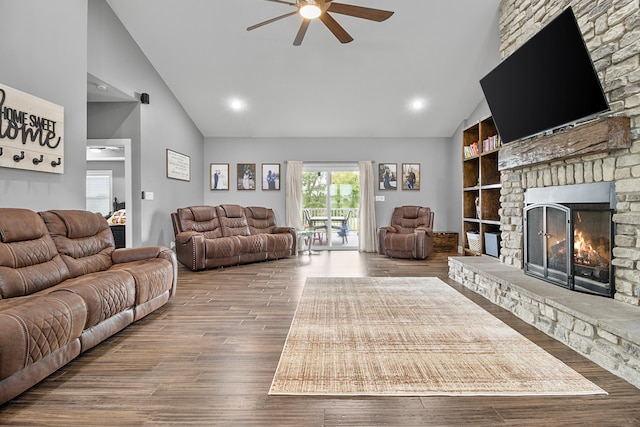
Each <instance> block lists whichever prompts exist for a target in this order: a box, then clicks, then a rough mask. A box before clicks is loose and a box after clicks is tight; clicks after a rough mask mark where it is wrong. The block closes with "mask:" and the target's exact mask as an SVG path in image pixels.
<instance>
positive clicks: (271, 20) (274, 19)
mask: <svg viewBox="0 0 640 427" xmlns="http://www.w3.org/2000/svg"><path fill="white" fill-rule="evenodd" d="M296 13H298V11H297V10H296V11H295V12H289V13H285V14H284V15H280V16H276V17H275V18H271V19H269V20H267V21H264V22H260V23H259V24H256V25H252V26H250V27H247V31H251V30H255V29H256V28H260V27H262V26H263V25H267V24H271V23H272V22H276V21H279V20H280V19H282V18H286V17H288V16H293V15H295V14H296Z"/></svg>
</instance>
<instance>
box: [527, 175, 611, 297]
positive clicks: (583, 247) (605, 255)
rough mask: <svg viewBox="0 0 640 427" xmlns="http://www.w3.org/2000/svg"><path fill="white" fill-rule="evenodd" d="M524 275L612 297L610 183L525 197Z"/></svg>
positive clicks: (536, 191) (541, 191) (546, 190)
mask: <svg viewBox="0 0 640 427" xmlns="http://www.w3.org/2000/svg"><path fill="white" fill-rule="evenodd" d="M525 194H526V196H525V204H526V207H525V210H524V213H525V215H524V218H525V262H524V265H525V273H526V274H528V275H531V276H534V277H538V278H540V279H543V280H546V281H548V282H550V283H553V284H556V285H559V286H563V287H566V288H569V289H573V290H577V291H582V292H588V293H593V294H598V295H604V296H608V297H612V296H613V293H614V289H615V288H614V284H613V281H614V274H613V267H612V265H611V253H612V241H613V221H612V216H613V203H614V201H613V200H612V197H613V192H612V188H611V186H610V185H609V183H602V184H583V185H572V186H565V187H548V188H544V189H531V190H528V191H527V193H525Z"/></svg>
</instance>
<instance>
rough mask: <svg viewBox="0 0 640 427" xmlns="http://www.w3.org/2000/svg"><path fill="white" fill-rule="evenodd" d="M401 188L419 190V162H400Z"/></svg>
mask: <svg viewBox="0 0 640 427" xmlns="http://www.w3.org/2000/svg"><path fill="white" fill-rule="evenodd" d="M402 189H403V190H420V163H403V164H402Z"/></svg>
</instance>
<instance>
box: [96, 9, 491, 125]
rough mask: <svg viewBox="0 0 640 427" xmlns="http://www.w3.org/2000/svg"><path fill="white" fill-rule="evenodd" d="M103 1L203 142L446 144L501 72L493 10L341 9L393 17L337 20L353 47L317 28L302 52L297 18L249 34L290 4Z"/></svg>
mask: <svg viewBox="0 0 640 427" xmlns="http://www.w3.org/2000/svg"><path fill="white" fill-rule="evenodd" d="M107 2H108V3H109V5H110V6H111V7H112V9H113V10H114V12H115V13H116V15H117V16H118V17H119V18H120V20H121V21H122V22H123V24H124V26H125V27H126V28H127V30H128V31H129V33H130V34H131V36H132V37H133V38H134V39H135V41H136V42H137V43H138V45H139V46H140V48H141V49H142V51H143V52H144V54H145V55H146V56H147V58H148V59H149V61H150V62H151V63H152V64H153V66H154V67H155V69H156V70H157V71H158V73H159V74H160V76H161V77H162V78H163V79H164V81H165V82H166V84H167V85H168V86H169V88H170V89H171V91H172V92H173V93H174V95H175V96H176V97H177V99H178V101H179V102H180V103H181V104H182V105H183V107H184V108H185V110H186V111H187V113H188V114H189V115H190V116H191V118H192V119H193V121H194V122H195V124H196V125H197V126H198V128H199V129H200V131H201V132H202V133H203V135H204V136H205V137H273V136H277V137H449V136H451V135H452V134H453V132H454V131H455V129H456V128H457V127H458V126H459V125H460V122H461V121H462V120H464V119H465V118H467V117H468V116H469V114H470V113H471V112H472V111H473V109H474V108H475V107H476V106H477V104H478V103H479V102H480V101H481V100H482V91H481V88H480V85H479V83H478V81H479V80H480V78H482V77H483V76H484V75H485V74H486V73H488V72H489V71H490V70H491V69H492V68H493V67H494V66H496V65H497V64H498V62H499V33H498V7H499V3H500V0H341V1H340V2H343V3H348V4H355V5H359V6H366V7H372V8H377V9H386V10H392V11H394V12H395V13H394V15H393V16H392V17H391V18H389V19H388V20H387V21H384V22H381V23H379V22H373V21H368V20H363V19H357V18H353V17H350V16H346V15H338V14H333V17H334V18H335V19H336V20H337V21H338V22H339V23H340V24H341V25H342V26H343V27H344V28H345V29H346V30H347V32H349V33H350V34H351V36H352V37H353V38H354V39H355V40H354V41H353V42H351V43H348V44H341V43H340V42H338V40H337V39H336V38H335V37H334V36H333V35H332V34H331V33H330V32H329V30H328V29H327V28H326V27H324V25H323V24H322V23H321V22H320V21H314V22H312V23H311V25H310V26H309V29H308V31H307V34H306V36H305V38H304V41H303V43H302V46H299V47H295V46H293V44H292V43H293V39H294V37H295V35H296V32H297V31H298V27H299V25H300V22H301V18H299V17H298V16H297V15H296V16H291V17H288V18H285V19H282V20H280V21H277V22H275V23H272V24H269V25H266V26H264V27H261V28H258V29H256V30H253V31H246V28H247V27H248V26H251V25H253V24H256V23H259V22H262V21H265V20H267V19H270V18H273V17H276V16H279V15H282V14H285V13H287V12H290V11H293V10H295V9H294V8H293V7H291V6H288V5H286V4H281V3H276V2H271V1H265V0H107ZM234 97H237V98H240V99H242V100H243V101H244V102H245V105H246V109H245V110H244V111H242V112H240V113H238V112H234V111H232V110H231V109H230V108H229V105H228V103H229V101H230V99H231V98H234ZM150 98H151V104H152V103H153V94H152V93H151V94H150ZM415 98H422V99H424V100H425V101H426V108H425V109H424V110H423V111H421V112H414V111H411V110H410V108H409V105H410V103H411V101H412V100H413V99H415Z"/></svg>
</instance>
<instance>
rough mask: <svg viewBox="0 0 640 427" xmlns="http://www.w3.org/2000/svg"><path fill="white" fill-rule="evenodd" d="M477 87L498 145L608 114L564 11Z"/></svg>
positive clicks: (569, 13) (572, 21) (572, 18)
mask: <svg viewBox="0 0 640 427" xmlns="http://www.w3.org/2000/svg"><path fill="white" fill-rule="evenodd" d="M480 85H481V86H482V90H483V91H484V95H485V98H486V100H487V103H488V105H489V109H490V110H491V114H492V116H493V120H494V122H495V124H496V127H497V128H498V132H499V133H500V137H501V138H502V141H503V142H504V143H507V142H513V141H516V140H519V139H523V138H527V137H530V136H533V135H536V134H539V133H542V132H546V131H550V130H552V129H556V128H559V127H563V126H566V125H569V124H573V123H575V122H577V121H580V120H582V119H586V118H590V117H593V116H595V115H597V114H599V113H602V112H604V111H607V110H609V104H608V102H607V98H606V96H605V94H604V92H603V90H602V85H601V84H600V80H599V79H598V75H597V73H596V71H595V69H594V66H593V62H591V58H590V56H589V51H588V50H587V47H586V45H585V43H584V40H583V38H582V34H581V32H580V27H579V26H578V23H577V21H576V18H575V15H574V14H573V11H572V10H571V8H570V7H569V8H568V9H566V10H565V11H564V12H562V13H561V14H560V15H558V16H557V17H556V18H555V19H554V20H553V21H551V22H550V23H549V24H547V25H546V26H545V27H544V28H543V29H542V30H540V31H539V32H538V33H537V34H536V35H534V36H533V37H532V38H531V39H530V40H528V41H527V42H525V43H524V44H523V45H522V46H521V47H520V48H519V49H517V50H516V51H515V52H514V53H512V54H511V55H510V56H509V57H507V58H506V59H505V60H504V61H502V63H500V65H498V66H497V67H496V68H495V69H493V70H492V71H491V72H490V73H489V74H487V75H486V76H485V77H484V78H482V80H480Z"/></svg>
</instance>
